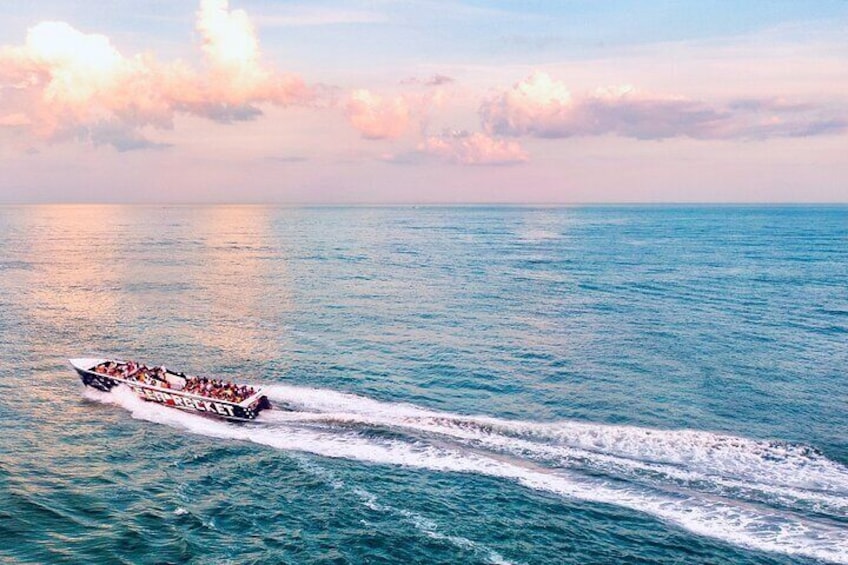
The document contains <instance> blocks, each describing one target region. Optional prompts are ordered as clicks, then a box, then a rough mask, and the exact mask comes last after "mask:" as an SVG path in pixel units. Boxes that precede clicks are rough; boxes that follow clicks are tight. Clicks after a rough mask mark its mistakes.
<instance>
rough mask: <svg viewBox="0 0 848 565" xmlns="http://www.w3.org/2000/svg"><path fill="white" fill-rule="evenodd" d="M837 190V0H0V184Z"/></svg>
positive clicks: (575, 196) (64, 195)
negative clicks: (92, 0) (95, 2)
mask: <svg viewBox="0 0 848 565" xmlns="http://www.w3.org/2000/svg"><path fill="white" fill-rule="evenodd" d="M41 202H70V203H74V202H98V203H101V202H102V203H111V202H116V203H121V202H130V203H195V202H199V203H205V202H210V203H218V202H226V203H281V204H453V203H516V204H518V203H529V204H534V203H538V204H579V203H643V202H644V203H660V202H675V203H678V202H679V203H687V202H729V203H734V202H765V203H783V202H841V203H846V202H848V1H846V0H830V1H829V0H816V1H815V2H797V1H794V0H793V1H784V0H746V1H745V2H738V1H731V0H698V1H688V0H678V1H672V0H665V1H654V2H650V1H635V0H634V1H630V0H610V1H606V2H597V1H594V0H559V1H558V0H550V1H540V0H526V1H521V2H519V1H508V0H502V1H486V2H484V1H482V0H476V1H441V0H369V1H366V0H350V1H344V2H342V1H334V0H326V1H322V0H318V1H310V2H306V1H300V2H288V1H282V0H229V1H228V0H201V1H200V2H197V1H194V0H191V1H189V0H186V1H182V0H147V1H142V0H112V1H110V2H106V3H99V4H98V7H97V9H96V10H93V9H91V4H90V3H89V2H87V1H85V0H40V1H39V2H5V3H3V4H2V6H0V203H41Z"/></svg>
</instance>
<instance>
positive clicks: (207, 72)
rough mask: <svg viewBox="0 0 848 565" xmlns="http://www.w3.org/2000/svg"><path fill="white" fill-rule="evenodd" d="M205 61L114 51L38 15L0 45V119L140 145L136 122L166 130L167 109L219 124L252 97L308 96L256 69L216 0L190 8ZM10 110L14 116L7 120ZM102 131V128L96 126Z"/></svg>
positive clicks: (246, 108) (34, 129) (242, 31)
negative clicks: (21, 39)
mask: <svg viewBox="0 0 848 565" xmlns="http://www.w3.org/2000/svg"><path fill="white" fill-rule="evenodd" d="M197 17H198V19H197V30H198V32H199V34H200V37H201V39H202V44H201V49H202V50H203V53H204V55H205V65H204V67H203V68H201V69H200V70H197V69H194V68H192V67H190V66H189V65H187V64H186V63H184V62H182V61H179V60H177V61H172V62H165V63H163V62H160V61H158V60H157V59H156V58H155V57H154V56H152V55H151V54H137V55H134V56H131V57H127V56H124V55H123V54H121V53H120V52H119V51H118V50H117V48H116V47H115V46H113V45H112V44H111V42H110V40H109V39H108V38H107V37H106V36H103V35H99V34H86V33H83V32H81V31H79V30H76V29H75V28H73V27H72V26H70V25H69V24H67V23H65V22H55V21H48V22H41V23H39V24H37V25H35V26H33V27H32V28H30V29H29V31H28V33H27V37H26V41H25V43H24V44H23V45H20V46H3V47H0V96H2V97H3V99H4V106H6V109H5V110H6V114H5V116H0V126H9V125H15V126H28V128H29V131H30V133H32V134H33V135H35V136H36V137H39V138H41V139H46V140H52V141H57V140H62V139H67V138H72V139H80V138H84V139H88V140H90V141H92V142H94V143H108V144H111V145H114V146H115V147H117V148H119V149H134V148H140V147H147V146H156V144H146V143H144V142H143V137H142V135H141V134H140V133H139V130H140V129H141V128H143V127H144V126H153V127H155V128H170V127H172V123H173V118H174V116H175V114H177V113H186V114H194V115H198V116H202V117H206V118H209V119H213V120H217V121H222V122H228V121H233V120H244V119H250V118H252V117H255V116H256V115H258V114H260V113H261V110H260V109H259V108H258V107H257V105H259V104H263V103H269V104H275V105H283V106H284V105H289V104H294V103H300V102H305V101H307V100H308V99H309V98H310V97H311V95H312V93H311V91H310V89H309V88H307V87H306V85H305V84H304V83H303V81H302V80H301V79H299V78H298V77H293V76H285V75H281V74H279V73H276V72H274V71H273V70H271V69H269V68H267V67H265V66H264V65H263V64H262V61H261V54H260V51H259V43H258V40H257V37H256V33H255V30H254V29H253V27H252V25H251V24H250V21H249V19H248V17H247V15H246V14H245V13H244V12H243V11H241V10H232V11H231V10H229V9H228V5H227V1H226V0H203V1H202V2H201V5H200V9H199V11H198V13H197ZM10 116H14V119H12V117H10ZM104 132H105V133H104Z"/></svg>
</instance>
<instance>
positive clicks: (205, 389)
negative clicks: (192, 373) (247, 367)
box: [183, 377, 256, 402]
mask: <svg viewBox="0 0 848 565" xmlns="http://www.w3.org/2000/svg"><path fill="white" fill-rule="evenodd" d="M183 390H184V391H185V392H191V393H194V394H200V395H202V396H209V397H211V398H217V399H219V400H226V401H227V402H241V401H242V400H244V399H246V398H248V397H250V396H252V395H253V393H254V392H256V391H255V390H254V389H253V387H252V386H246V385H237V384H234V383H231V382H229V381H222V380H220V379H208V378H206V377H187V378H186V384H185V387H183Z"/></svg>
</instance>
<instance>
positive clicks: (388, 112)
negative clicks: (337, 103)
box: [344, 89, 411, 139]
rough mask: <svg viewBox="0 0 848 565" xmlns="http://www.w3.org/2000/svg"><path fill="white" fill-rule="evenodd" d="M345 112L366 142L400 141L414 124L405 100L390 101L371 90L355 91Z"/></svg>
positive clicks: (346, 105) (395, 99)
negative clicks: (411, 122) (375, 140)
mask: <svg viewBox="0 0 848 565" xmlns="http://www.w3.org/2000/svg"><path fill="white" fill-rule="evenodd" d="M344 110H345V115H346V116H347V119H348V121H349V122H350V125H352V126H353V127H354V128H355V129H356V130H357V131H359V133H361V134H362V137H364V138H365V139H396V138H398V137H400V136H402V135H403V134H404V133H406V130H407V129H408V127H409V124H410V113H411V112H410V107H409V104H408V102H407V100H406V98H404V97H403V96H395V97H391V98H390V97H383V96H379V95H377V94H373V93H371V91H369V90H367V89H359V90H354V91H353V92H352V93H351V94H350V96H349V97H348V100H347V102H346V103H345V105H344Z"/></svg>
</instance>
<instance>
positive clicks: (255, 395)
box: [69, 358, 271, 421]
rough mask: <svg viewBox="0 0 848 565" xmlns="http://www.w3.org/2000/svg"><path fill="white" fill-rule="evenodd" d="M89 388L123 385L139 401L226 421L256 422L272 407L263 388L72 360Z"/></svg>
mask: <svg viewBox="0 0 848 565" xmlns="http://www.w3.org/2000/svg"><path fill="white" fill-rule="evenodd" d="M69 361H70V363H71V365H72V366H73V368H74V369H75V370H76V372H77V373H79V376H80V378H81V379H82V382H83V383H84V384H85V385H86V386H90V387H92V388H96V389H98V390H102V391H105V392H109V391H111V390H112V389H113V388H115V387H116V386H119V385H124V386H126V387H127V388H129V389H130V390H132V391H133V392H134V393H135V394H136V395H137V396H138V397H139V398H141V399H143V400H146V401H148V402H156V403H158V404H162V405H164V406H169V407H172V408H178V409H180V410H185V411H187V412H194V413H197V414H203V415H206V416H214V417H217V418H223V419H225V420H237V421H245V420H253V419H255V418H256V416H258V415H259V413H260V412H261V411H262V410H265V409H266V408H270V407H271V403H270V402H269V401H268V397H267V396H265V394H263V392H262V389H261V388H255V387H252V386H247V385H238V384H234V383H231V382H224V381H222V380H218V379H210V378H207V377H195V376H187V375H186V374H185V373H183V372H174V371H173V370H171V369H167V368H165V367H161V366H151V367H148V366H147V365H143V364H139V363H136V362H134V361H122V360H119V359H95V358H85V359H69Z"/></svg>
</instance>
